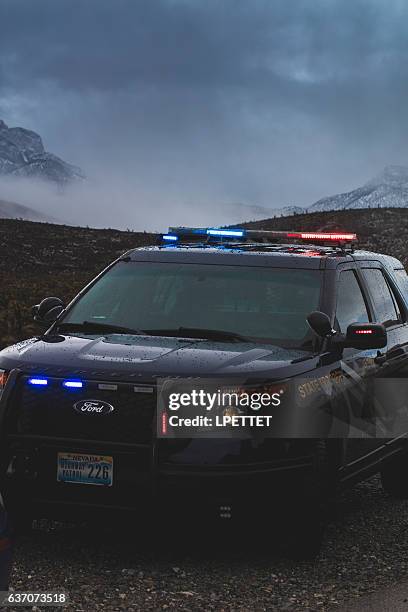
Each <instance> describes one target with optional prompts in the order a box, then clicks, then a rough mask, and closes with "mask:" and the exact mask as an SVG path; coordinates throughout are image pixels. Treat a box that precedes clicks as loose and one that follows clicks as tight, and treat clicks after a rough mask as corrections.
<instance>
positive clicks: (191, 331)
mask: <svg viewBox="0 0 408 612" xmlns="http://www.w3.org/2000/svg"><path fill="white" fill-rule="evenodd" d="M146 333H147V334H149V335H152V336H175V337H179V338H202V339H203V340H220V341H223V342H251V338H247V337H246V336H241V334H237V333H235V332H230V331H226V330H223V329H206V328H202V327H176V328H172V329H147V330H146Z"/></svg>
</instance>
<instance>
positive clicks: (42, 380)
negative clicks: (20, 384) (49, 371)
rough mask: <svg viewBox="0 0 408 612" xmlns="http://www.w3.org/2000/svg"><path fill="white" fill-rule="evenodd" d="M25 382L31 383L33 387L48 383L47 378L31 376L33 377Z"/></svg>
mask: <svg viewBox="0 0 408 612" xmlns="http://www.w3.org/2000/svg"><path fill="white" fill-rule="evenodd" d="M27 382H28V384H29V385H33V386H34V387H46V386H47V385H48V379H47V378H37V377H33V378H29V379H28V381H27Z"/></svg>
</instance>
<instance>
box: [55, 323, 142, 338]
mask: <svg viewBox="0 0 408 612" xmlns="http://www.w3.org/2000/svg"><path fill="white" fill-rule="evenodd" d="M56 329H57V330H58V331H64V330H65V331H73V332H75V331H79V332H85V333H87V332H90V333H91V332H96V333H98V332H101V333H105V334H131V335H134V336H141V335H146V334H145V332H144V331H143V330H142V329H132V328H130V327H122V326H121V325H111V324H110V323H102V322H101V321H82V323H64V322H61V323H60V324H59V325H57V326H56Z"/></svg>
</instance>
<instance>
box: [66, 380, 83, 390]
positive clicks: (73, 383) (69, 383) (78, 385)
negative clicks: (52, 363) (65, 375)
mask: <svg viewBox="0 0 408 612" xmlns="http://www.w3.org/2000/svg"><path fill="white" fill-rule="evenodd" d="M62 386H63V387H66V388H68V389H82V387H83V386H84V383H83V382H82V380H64V382H63V383H62Z"/></svg>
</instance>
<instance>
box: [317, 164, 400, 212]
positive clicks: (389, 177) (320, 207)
mask: <svg viewBox="0 0 408 612" xmlns="http://www.w3.org/2000/svg"><path fill="white" fill-rule="evenodd" d="M389 206H395V207H398V208H406V207H408V168H406V167H405V166H386V167H385V168H384V170H383V171H382V172H381V173H380V174H378V175H377V176H376V177H374V178H373V179H372V180H371V181H368V183H366V184H365V185H363V186H362V187H358V188H357V189H353V191H348V192H346V193H339V194H338V195H334V196H331V197H328V198H322V199H321V200H319V201H318V202H316V203H315V204H313V205H312V206H310V207H309V208H308V209H307V212H319V211H324V210H343V209H350V208H385V207H389Z"/></svg>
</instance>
